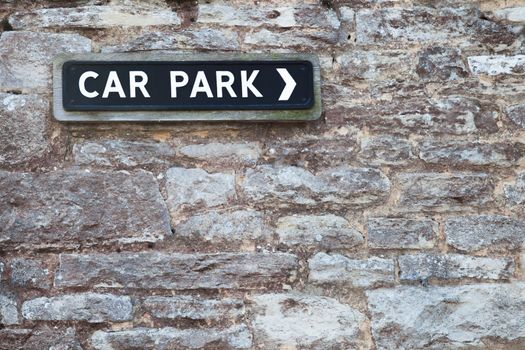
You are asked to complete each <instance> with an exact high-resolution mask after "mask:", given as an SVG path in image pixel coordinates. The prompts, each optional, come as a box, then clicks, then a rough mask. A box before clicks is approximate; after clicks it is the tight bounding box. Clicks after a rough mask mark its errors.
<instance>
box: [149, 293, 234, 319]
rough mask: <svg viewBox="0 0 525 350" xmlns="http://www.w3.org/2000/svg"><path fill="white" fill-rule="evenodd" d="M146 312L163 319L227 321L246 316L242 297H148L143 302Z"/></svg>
mask: <svg viewBox="0 0 525 350" xmlns="http://www.w3.org/2000/svg"><path fill="white" fill-rule="evenodd" d="M142 308H143V309H144V311H145V312H147V313H149V314H151V315H152V316H153V317H155V318H161V319H190V320H206V321H221V323H222V322H226V321H227V320H229V319H237V318H239V317H242V316H244V302H243V301H242V300H240V299H231V298H223V299H203V298H196V297H195V296H190V295H180V296H174V297H160V296H159V297H155V296H154V297H147V298H146V299H145V300H144V302H143V303H142Z"/></svg>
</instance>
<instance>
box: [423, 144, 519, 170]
mask: <svg viewBox="0 0 525 350" xmlns="http://www.w3.org/2000/svg"><path fill="white" fill-rule="evenodd" d="M523 156H525V144H523V143H518V142H515V143H510V142H497V143H486V142H479V141H474V142H468V141H434V140H427V141H424V142H423V143H422V144H421V146H420V152H419V157H420V158H421V159H423V160H424V161H425V162H427V163H433V164H446V165H496V166H507V165H510V164H515V163H516V162H518V161H519V160H520V159H521V158H522V157H523Z"/></svg>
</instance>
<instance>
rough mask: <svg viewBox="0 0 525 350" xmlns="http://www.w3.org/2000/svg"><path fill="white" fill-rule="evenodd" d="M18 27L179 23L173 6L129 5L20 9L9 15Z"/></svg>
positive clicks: (62, 27) (60, 27) (12, 22)
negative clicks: (153, 8)
mask: <svg viewBox="0 0 525 350" xmlns="http://www.w3.org/2000/svg"><path fill="white" fill-rule="evenodd" d="M9 23H10V24H11V26H12V27H13V29H15V30H21V29H30V28H31V29H32V28H55V29H65V28H110V27H135V26H140V27H143V26H149V25H172V26H178V25H180V19H179V17H178V16H177V14H176V13H175V12H173V11H172V10H171V9H168V8H165V9H160V8H156V9H155V10H154V11H152V10H147V9H142V8H140V7H126V6H85V7H84V6H81V7H64V8H52V9H38V10H33V11H28V12H17V13H14V14H13V15H11V16H10V17H9Z"/></svg>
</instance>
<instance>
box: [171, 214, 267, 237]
mask: <svg viewBox="0 0 525 350" xmlns="http://www.w3.org/2000/svg"><path fill="white" fill-rule="evenodd" d="M174 230H175V237H183V238H190V239H201V240H204V241H206V242H211V243H219V242H227V243H229V244H242V243H249V242H255V241H258V240H267V239H269V238H270V237H271V231H270V230H269V228H268V227H267V226H266V225H265V223H264V221H263V216H262V214H261V213H260V212H258V211H254V210H236V211H231V212H229V211H228V212H220V211H216V210H211V211H208V212H206V213H204V214H198V215H194V216H191V217H190V218H189V219H188V220H186V221H184V222H182V223H180V224H177V225H176V226H175V227H174Z"/></svg>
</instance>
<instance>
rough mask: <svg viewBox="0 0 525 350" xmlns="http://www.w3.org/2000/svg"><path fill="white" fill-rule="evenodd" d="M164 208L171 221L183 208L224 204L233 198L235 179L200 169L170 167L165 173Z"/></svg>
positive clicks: (230, 175) (227, 175)
mask: <svg viewBox="0 0 525 350" xmlns="http://www.w3.org/2000/svg"><path fill="white" fill-rule="evenodd" d="M166 191H167V193H168V199H167V201H166V202H167V203H168V208H169V210H170V213H171V215H172V218H173V219H177V214H178V213H179V212H181V211H183V210H185V209H188V210H189V209H195V208H198V207H202V206H204V207H216V206H219V205H226V204H228V203H229V202H231V201H233V200H234V199H235V197H236V191H235V177H234V175H233V174H226V173H207V172H206V171H205V170H202V169H185V168H170V169H168V171H167V172H166Z"/></svg>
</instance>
